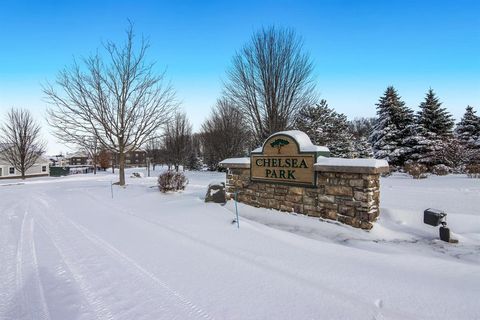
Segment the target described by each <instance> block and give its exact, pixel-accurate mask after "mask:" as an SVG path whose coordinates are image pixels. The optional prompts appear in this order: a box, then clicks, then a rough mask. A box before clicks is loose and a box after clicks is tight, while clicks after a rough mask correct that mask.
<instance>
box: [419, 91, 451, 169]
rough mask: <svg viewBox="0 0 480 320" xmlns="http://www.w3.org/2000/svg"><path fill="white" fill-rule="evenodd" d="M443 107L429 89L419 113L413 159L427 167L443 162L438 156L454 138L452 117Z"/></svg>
mask: <svg viewBox="0 0 480 320" xmlns="http://www.w3.org/2000/svg"><path fill="white" fill-rule="evenodd" d="M441 105H442V104H441V103H440V101H439V99H438V97H436V95H435V93H434V92H433V90H432V89H429V90H428V92H427V94H426V96H425V101H423V102H422V103H421V104H420V111H419V112H418V113H417V118H416V120H417V121H416V125H417V126H416V131H417V140H416V141H415V143H413V146H412V148H413V149H414V150H415V152H414V154H415V155H414V156H412V157H411V158H412V159H413V160H417V161H418V162H421V163H423V164H425V165H427V166H433V165H436V164H439V163H440V162H441V159H439V158H438V157H437V156H436V155H437V154H438V153H439V152H440V151H441V149H442V148H444V147H445V141H446V140H447V139H449V138H450V137H451V136H452V128H453V124H454V122H453V120H452V116H451V115H450V113H448V111H447V110H446V109H445V108H442V107H441Z"/></svg>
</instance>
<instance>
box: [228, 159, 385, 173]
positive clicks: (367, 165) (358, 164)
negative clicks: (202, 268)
mask: <svg viewBox="0 0 480 320" xmlns="http://www.w3.org/2000/svg"><path fill="white" fill-rule="evenodd" d="M219 165H220V167H222V168H232V169H235V168H242V169H248V168H250V158H229V159H225V160H223V161H222V162H220V163H219ZM314 169H315V171H320V172H346V173H385V172H388V171H389V167H388V162H387V161H385V160H377V159H344V158H326V157H318V159H317V162H316V163H315V165H314Z"/></svg>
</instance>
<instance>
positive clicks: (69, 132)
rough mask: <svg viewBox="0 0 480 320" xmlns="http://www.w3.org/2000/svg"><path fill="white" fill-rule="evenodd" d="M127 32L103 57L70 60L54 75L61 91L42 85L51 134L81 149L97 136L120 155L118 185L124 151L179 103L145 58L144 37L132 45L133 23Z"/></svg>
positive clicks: (167, 117) (164, 120)
mask: <svg viewBox="0 0 480 320" xmlns="http://www.w3.org/2000/svg"><path fill="white" fill-rule="evenodd" d="M126 33H127V40H126V42H125V43H124V44H123V45H121V46H118V45H117V44H115V43H113V42H107V43H105V44H104V49H105V51H106V54H105V57H103V56H101V55H100V54H98V53H97V54H95V55H93V56H90V57H88V58H86V59H83V60H82V62H83V66H84V68H81V67H80V66H79V64H78V63H77V62H76V61H74V63H73V65H72V67H70V68H66V69H64V70H62V71H61V72H60V73H59V75H58V77H57V80H56V87H58V88H59V89H60V92H57V91H56V89H55V88H54V86H53V85H50V84H47V85H45V86H44V89H43V92H44V94H45V95H46V99H47V102H48V103H49V104H50V105H51V107H50V108H49V109H48V110H47V114H48V119H47V121H48V123H49V125H50V126H51V127H52V128H53V134H54V136H55V137H57V138H58V139H59V140H61V141H63V142H65V143H69V144H75V145H78V146H81V147H83V148H85V142H86V141H91V138H95V141H96V142H97V143H98V144H99V145H100V146H101V147H103V148H106V149H108V150H110V151H111V152H113V153H116V154H118V157H119V164H120V170H119V178H120V182H119V183H120V185H124V184H125V170H124V169H125V153H126V152H129V151H136V150H138V149H140V148H141V147H142V146H143V145H144V144H145V143H146V142H147V140H148V139H149V137H151V136H152V135H155V132H157V131H158V130H160V129H161V128H163V127H164V126H165V124H166V123H168V121H169V120H170V119H171V117H172V114H173V111H174V110H175V109H176V107H177V105H178V103H177V102H176V99H175V92H174V90H173V89H172V87H171V85H170V84H169V83H165V80H164V73H162V74H159V75H158V74H155V73H154V71H153V67H154V64H153V63H147V62H146V52H147V49H148V47H149V44H148V42H147V41H146V40H145V39H143V38H142V39H141V41H140V45H139V48H138V49H136V47H135V45H134V40H135V35H134V33H133V26H132V24H130V26H129V28H128V30H127V32H126Z"/></svg>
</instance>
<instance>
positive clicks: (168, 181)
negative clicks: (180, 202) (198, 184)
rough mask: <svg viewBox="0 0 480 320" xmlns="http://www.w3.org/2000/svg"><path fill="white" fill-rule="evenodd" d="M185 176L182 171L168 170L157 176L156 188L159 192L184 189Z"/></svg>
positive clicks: (186, 181) (186, 180) (185, 184)
mask: <svg viewBox="0 0 480 320" xmlns="http://www.w3.org/2000/svg"><path fill="white" fill-rule="evenodd" d="M187 184H188V179H187V177H186V176H185V175H184V174H183V173H182V172H175V171H173V170H168V171H165V172H164V173H162V174H161V175H160V176H158V189H159V190H160V191H161V192H167V191H179V190H185V187H186V186H187Z"/></svg>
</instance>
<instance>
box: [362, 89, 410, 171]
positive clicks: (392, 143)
mask: <svg viewBox="0 0 480 320" xmlns="http://www.w3.org/2000/svg"><path fill="white" fill-rule="evenodd" d="M376 106H377V116H378V119H377V121H376V123H375V125H374V128H373V131H372V134H371V135H370V139H369V140H370V143H371V144H372V148H373V154H374V156H375V158H377V159H385V160H387V161H388V162H389V163H390V165H393V166H402V165H403V164H404V163H405V161H406V160H407V159H408V156H409V155H410V153H411V152H412V149H411V148H410V146H409V144H408V139H409V138H411V137H412V135H413V134H414V127H413V124H414V118H413V111H412V110H410V109H409V108H408V107H406V106H405V102H403V101H402V100H401V97H400V96H399V95H398V93H397V91H396V90H395V88H394V87H393V86H390V87H388V88H387V89H386V90H385V93H384V95H383V96H382V97H380V99H379V101H378V103H377V104H376Z"/></svg>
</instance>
